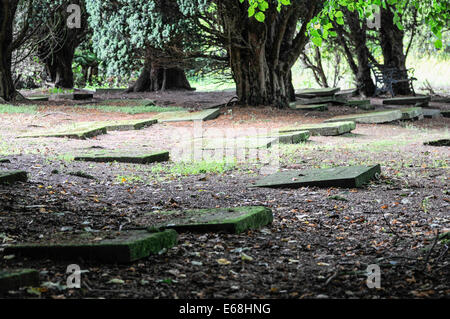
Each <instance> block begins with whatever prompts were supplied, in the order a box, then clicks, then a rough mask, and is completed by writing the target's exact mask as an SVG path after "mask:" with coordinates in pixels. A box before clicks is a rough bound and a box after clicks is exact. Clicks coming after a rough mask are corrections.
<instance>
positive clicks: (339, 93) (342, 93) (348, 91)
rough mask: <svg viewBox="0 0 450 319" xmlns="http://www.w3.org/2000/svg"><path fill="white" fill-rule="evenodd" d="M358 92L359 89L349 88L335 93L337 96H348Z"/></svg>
mask: <svg viewBox="0 0 450 319" xmlns="http://www.w3.org/2000/svg"><path fill="white" fill-rule="evenodd" d="M357 94H358V89H348V90H341V91H339V92H337V93H336V94H335V95H336V96H337V97H343V98H348V97H352V96H356V95H357Z"/></svg>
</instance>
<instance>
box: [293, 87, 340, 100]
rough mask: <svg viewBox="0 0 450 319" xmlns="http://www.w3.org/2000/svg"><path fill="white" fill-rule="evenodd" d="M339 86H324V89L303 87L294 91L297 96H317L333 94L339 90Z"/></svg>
mask: <svg viewBox="0 0 450 319" xmlns="http://www.w3.org/2000/svg"><path fill="white" fill-rule="evenodd" d="M340 90H341V89H340V88H324V89H304V90H297V91H295V95H296V96H298V97H306V98H310V97H319V96H333V95H335V94H336V93H337V92H339V91H340Z"/></svg>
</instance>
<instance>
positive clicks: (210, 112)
mask: <svg viewBox="0 0 450 319" xmlns="http://www.w3.org/2000/svg"><path fill="white" fill-rule="evenodd" d="M219 115H220V109H207V110H202V111H198V112H187V111H177V112H164V113H159V114H158V115H156V119H157V120H158V122H160V123H162V122H185V121H208V120H213V119H215V118H217V117H218V116H219Z"/></svg>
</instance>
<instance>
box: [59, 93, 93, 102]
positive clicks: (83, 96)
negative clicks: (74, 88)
mask: <svg viewBox="0 0 450 319" xmlns="http://www.w3.org/2000/svg"><path fill="white" fill-rule="evenodd" d="M53 97H54V98H58V99H65V100H75V101H80V100H90V99H93V98H94V94H93V93H70V94H57V95H55V96H53Z"/></svg>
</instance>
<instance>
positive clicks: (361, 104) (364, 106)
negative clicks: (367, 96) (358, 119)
mask: <svg viewBox="0 0 450 319" xmlns="http://www.w3.org/2000/svg"><path fill="white" fill-rule="evenodd" d="M347 105H348V106H355V107H357V108H358V109H361V110H366V111H369V110H374V109H375V105H372V104H370V100H350V101H347Z"/></svg>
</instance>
